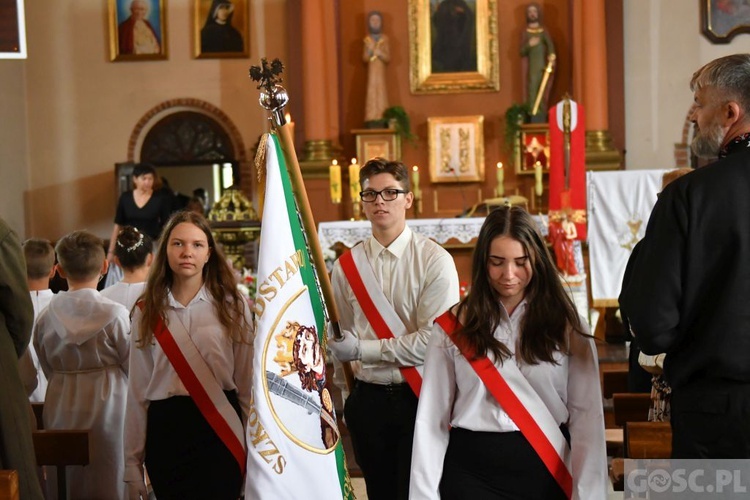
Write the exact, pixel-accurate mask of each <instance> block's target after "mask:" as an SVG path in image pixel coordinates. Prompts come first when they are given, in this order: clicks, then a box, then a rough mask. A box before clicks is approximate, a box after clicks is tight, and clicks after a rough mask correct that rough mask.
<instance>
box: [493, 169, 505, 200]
mask: <svg viewBox="0 0 750 500" xmlns="http://www.w3.org/2000/svg"><path fill="white" fill-rule="evenodd" d="M495 194H496V197H497V198H500V197H501V196H505V171H504V170H503V162H501V161H499V162H497V185H496V186H495Z"/></svg>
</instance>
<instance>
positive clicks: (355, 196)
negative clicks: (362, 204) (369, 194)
mask: <svg viewBox="0 0 750 500" xmlns="http://www.w3.org/2000/svg"><path fill="white" fill-rule="evenodd" d="M360 190H361V189H360V186H359V165H358V164H357V159H356V158H352V163H351V165H349V194H350V195H351V197H352V201H353V202H358V201H359V192H360Z"/></svg>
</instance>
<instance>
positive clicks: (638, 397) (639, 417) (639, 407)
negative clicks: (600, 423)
mask: <svg viewBox="0 0 750 500" xmlns="http://www.w3.org/2000/svg"><path fill="white" fill-rule="evenodd" d="M612 406H613V408H614V412H615V424H616V425H618V426H620V427H624V426H625V423H626V422H646V421H647V420H648V410H649V408H651V395H650V394H646V393H620V392H616V393H614V394H613V395H612Z"/></svg>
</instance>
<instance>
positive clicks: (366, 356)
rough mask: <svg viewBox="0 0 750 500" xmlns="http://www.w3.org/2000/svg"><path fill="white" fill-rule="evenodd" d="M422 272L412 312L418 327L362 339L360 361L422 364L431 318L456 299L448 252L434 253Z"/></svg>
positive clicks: (452, 270) (456, 277) (455, 285)
mask: <svg viewBox="0 0 750 500" xmlns="http://www.w3.org/2000/svg"><path fill="white" fill-rule="evenodd" d="M425 271H426V273H425V276H424V287H423V288H422V290H421V293H420V295H419V300H418V302H417V311H416V319H417V325H418V326H419V329H418V330H417V331H415V332H411V333H408V334H406V335H401V336H399V337H394V338H391V339H378V340H362V341H361V344H360V345H361V348H362V362H363V363H377V362H384V363H392V364H395V365H396V366H420V365H422V364H423V363H424V359H425V350H426V347H427V341H428V340H429V338H430V332H431V331H432V323H433V321H435V318H437V317H438V316H440V315H441V314H442V313H444V312H445V311H447V310H448V309H449V308H450V307H451V306H453V305H454V304H456V302H458V300H459V288H458V273H457V271H456V264H455V263H454V261H453V257H451V255H450V254H449V253H448V252H446V251H441V252H440V253H438V254H437V256H436V258H435V259H434V260H432V261H431V262H429V263H428V265H427V266H426V267H425Z"/></svg>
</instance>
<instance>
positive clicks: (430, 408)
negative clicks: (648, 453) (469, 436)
mask: <svg viewBox="0 0 750 500" xmlns="http://www.w3.org/2000/svg"><path fill="white" fill-rule="evenodd" d="M526 307H527V304H526V301H523V302H521V304H519V306H518V307H517V308H516V310H515V311H513V315H512V317H510V318H509V317H508V315H507V313H505V309H504V308H503V309H502V310H503V312H504V319H503V321H502V322H501V324H500V325H499V326H498V328H497V330H496V331H495V334H494V336H495V338H497V339H498V340H500V341H501V342H503V344H505V345H506V346H508V347H509V348H511V351H515V349H514V346H516V345H517V344H518V342H519V335H520V325H521V322H522V320H523V316H524V314H525V313H526ZM581 325H582V326H583V328H584V329H585V331H586V333H588V328H587V324H586V322H585V321H584V320H583V319H581ZM568 339H569V344H570V353H568V354H565V353H561V352H559V351H558V352H556V353H555V354H554V359H555V361H557V363H558V364H553V363H543V362H540V363H539V364H536V365H530V364H527V363H525V362H523V361H521V360H519V359H518V358H516V357H515V355H513V356H512V357H511V358H510V359H509V360H506V361H505V362H506V363H507V362H514V363H516V364H517V365H518V367H519V369H520V370H521V373H523V375H524V376H525V377H526V379H527V380H528V382H529V383H530V384H531V386H532V387H533V388H534V389H535V390H536V392H537V394H538V395H539V397H540V398H541V400H542V401H543V402H544V404H545V405H546V406H547V408H548V409H549V411H550V413H551V414H552V416H553V417H554V418H555V419H556V420H557V422H559V423H560V424H563V423H565V424H567V426H568V430H569V431H570V443H571V462H572V469H573V470H572V473H573V498H574V499H592V500H594V499H596V500H598V499H601V498H605V497H606V488H607V480H608V475H607V456H606V444H605V438H604V407H603V403H602V395H601V388H600V385H599V363H598V360H597V354H596V347H595V345H594V342H593V339H591V338H588V337H584V336H582V335H579V334H577V333H573V332H572V331H571V332H569V333H568ZM490 356H492V355H491V354H490ZM495 364H496V365H498V363H495ZM451 427H459V428H462V429H467V430H471V431H483V432H509V431H517V430H518V427H517V426H516V425H515V424H514V423H513V421H512V420H511V418H510V417H509V416H508V414H507V413H505V411H504V410H503V408H502V407H501V406H500V404H499V403H498V402H497V400H496V399H495V398H494V397H493V396H492V395H491V394H490V393H489V391H488V390H487V387H486V386H485V385H484V383H483V382H482V380H481V379H480V378H479V376H478V375H477V374H476V372H475V371H474V369H473V368H472V367H471V365H470V364H469V362H468V361H467V360H466V358H465V357H464V356H463V354H461V352H460V351H459V350H458V348H457V347H456V346H455V344H454V343H453V341H451V340H450V339H449V338H448V337H447V336H446V334H445V333H444V332H443V331H442V329H441V328H440V327H438V326H436V327H435V331H434V332H433V335H432V338H431V339H430V343H429V345H428V347H427V356H426V359H425V367H424V379H423V382H422V392H421V393H420V397H419V408H418V410H417V423H416V426H415V431H414V449H413V454H412V466H411V470H412V473H411V483H410V495H409V498H410V499H414V500H417V499H430V500H434V499H437V498H440V493H439V491H438V486H439V484H440V478H441V476H442V471H443V460H444V458H445V452H446V449H447V447H448V441H449V434H450V428H451Z"/></svg>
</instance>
